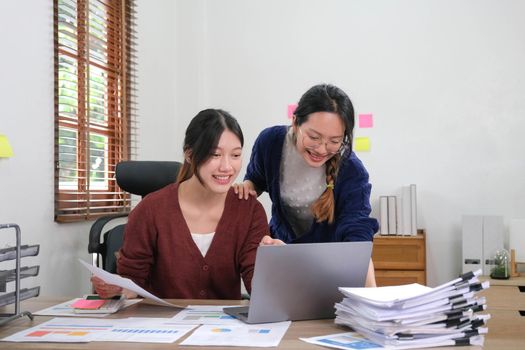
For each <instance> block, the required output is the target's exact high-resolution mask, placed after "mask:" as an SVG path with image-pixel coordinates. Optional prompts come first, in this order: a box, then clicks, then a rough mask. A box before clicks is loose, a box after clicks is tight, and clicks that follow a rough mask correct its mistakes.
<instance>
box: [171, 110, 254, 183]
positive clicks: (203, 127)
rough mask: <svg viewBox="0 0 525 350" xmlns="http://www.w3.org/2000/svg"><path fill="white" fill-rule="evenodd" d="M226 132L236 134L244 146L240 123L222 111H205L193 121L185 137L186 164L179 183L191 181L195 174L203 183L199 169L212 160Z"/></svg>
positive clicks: (181, 170)
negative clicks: (214, 151)
mask: <svg viewBox="0 0 525 350" xmlns="http://www.w3.org/2000/svg"><path fill="white" fill-rule="evenodd" d="M224 130H229V131H231V132H232V133H234V134H235V135H236V136H237V137H238V138H239V141H241V147H242V146H243V145H244V137H243V134H242V130H241V127H240V126H239V123H238V122H237V120H236V119H235V118H234V117H233V116H232V115H231V114H230V113H228V112H226V111H223V110H222V109H205V110H203V111H200V112H199V113H198V114H197V115H196V116H195V117H194V118H193V119H192V120H191V122H190V125H188V128H187V129H186V134H185V137H184V146H183V151H184V163H183V164H182V167H181V169H180V171H179V174H178V176H177V182H178V183H181V182H183V181H185V180H187V179H189V178H190V177H191V176H192V175H193V174H195V175H196V176H197V178H198V179H199V181H200V182H201V183H202V179H201V177H200V175H199V172H198V169H199V167H200V166H201V165H202V164H204V163H206V161H207V160H208V159H210V157H211V156H212V153H211V152H212V151H213V150H214V149H215V148H217V145H218V144H219V139H220V138H221V135H222V133H223V132H224Z"/></svg>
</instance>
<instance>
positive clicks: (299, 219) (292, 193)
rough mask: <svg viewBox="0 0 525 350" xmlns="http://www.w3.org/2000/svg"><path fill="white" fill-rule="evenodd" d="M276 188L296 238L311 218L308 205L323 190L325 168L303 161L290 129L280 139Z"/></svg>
mask: <svg viewBox="0 0 525 350" xmlns="http://www.w3.org/2000/svg"><path fill="white" fill-rule="evenodd" d="M280 187H281V200H282V203H283V207H284V210H285V212H286V214H287V216H288V221H289V222H290V225H292V229H293V231H294V233H295V235H296V237H299V236H301V235H303V234H304V233H306V232H308V231H309V230H310V228H311V226H312V223H313V218H314V217H313V214H312V210H311V209H310V206H311V205H312V203H313V202H314V201H315V200H317V198H319V196H321V194H322V193H323V192H324V190H325V189H326V170H325V165H324V164H323V165H322V166H320V167H318V168H314V167H311V166H310V165H308V163H306V161H305V160H304V158H303V156H302V155H301V154H300V153H299V152H298V151H297V146H296V145H295V142H294V135H293V129H292V128H289V130H288V133H287V134H286V139H285V141H284V146H283V156H282V159H281V178H280Z"/></svg>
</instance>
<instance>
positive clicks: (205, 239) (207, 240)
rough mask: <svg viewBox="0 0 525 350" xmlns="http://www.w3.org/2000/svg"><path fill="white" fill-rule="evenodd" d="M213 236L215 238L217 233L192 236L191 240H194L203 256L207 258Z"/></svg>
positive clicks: (193, 234)
mask: <svg viewBox="0 0 525 350" xmlns="http://www.w3.org/2000/svg"><path fill="white" fill-rule="evenodd" d="M213 236H215V232H212V233H192V234H191V238H193V241H194V242H195V244H196V245H197V248H199V250H200V252H201V254H202V256H206V253H207V252H208V249H209V248H210V245H211V241H212V240H213Z"/></svg>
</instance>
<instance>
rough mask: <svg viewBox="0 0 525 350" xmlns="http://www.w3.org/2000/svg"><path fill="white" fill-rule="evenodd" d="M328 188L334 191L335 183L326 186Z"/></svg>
mask: <svg viewBox="0 0 525 350" xmlns="http://www.w3.org/2000/svg"><path fill="white" fill-rule="evenodd" d="M326 188H331V189H332V190H333V189H334V183H333V182H330V183H329V184H326Z"/></svg>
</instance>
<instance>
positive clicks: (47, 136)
mask: <svg viewBox="0 0 525 350" xmlns="http://www.w3.org/2000/svg"><path fill="white" fill-rule="evenodd" d="M174 5H175V3H174V2H173V1H171V0H164V1H160V0H156V1H154V2H153V1H143V0H140V1H139V2H138V11H139V14H138V21H137V25H138V27H139V28H138V30H139V32H140V35H139V39H138V46H139V50H140V52H139V54H138V69H139V75H140V79H139V84H140V86H141V88H140V91H139V96H138V101H139V104H140V111H139V118H138V125H139V128H140V130H139V138H140V140H139V149H138V157H139V158H140V159H173V158H174V154H176V153H175V150H178V149H179V148H180V144H181V143H182V141H180V139H179V138H175V137H173V131H174V130H176V129H178V127H177V119H176V118H175V114H176V112H175V95H176V93H175V91H176V90H175V69H174V68H173V65H172V63H173V62H174V60H175V56H176V55H175V46H174V40H173V38H174V37H175V23H176V21H174V20H173V18H174V16H175V6H174ZM0 48H1V51H2V54H1V55H0V77H1V78H0V103H1V105H2V111H1V112H0V133H2V134H5V135H7V136H8V137H9V140H10V142H11V145H12V147H13V151H14V153H15V156H14V157H13V158H10V159H1V158H0V223H17V224H18V225H20V227H21V229H22V243H23V244H40V254H39V255H38V256H37V257H31V258H24V259H23V265H33V264H37V265H40V267H41V268H40V275H39V276H38V277H37V278H31V279H25V280H23V281H22V286H23V287H24V288H26V287H32V286H36V285H39V286H41V295H48V296H78V295H82V294H84V293H87V292H88V291H89V289H90V283H89V273H87V272H85V271H84V270H85V269H83V268H81V266H80V264H79V263H78V261H77V259H78V258H81V259H84V260H88V259H89V258H90V257H89V254H88V253H87V242H88V234H89V228H90V225H91V224H92V222H86V223H74V224H57V223H55V222H53V210H54V209H53V208H54V207H53V205H54V202H53V201H54V187H53V186H54V185H53V178H54V171H53V162H54V161H53V147H54V146H53V142H54V141H53V140H54V134H53V128H54V122H53V113H54V111H53V2H52V1H40V0H33V1H26V2H16V1H15V2H13V1H11V2H9V1H0ZM166 77H168V79H166ZM11 231H12V232H11ZM14 237H15V236H14V230H1V231H0V247H4V246H5V245H7V244H10V245H13V244H14V242H15V239H14ZM13 266H14V265H13ZM8 267H10V263H2V264H1V265H0V269H6V268H8ZM86 271H87V270H86ZM9 287H12V286H10V285H9Z"/></svg>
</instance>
